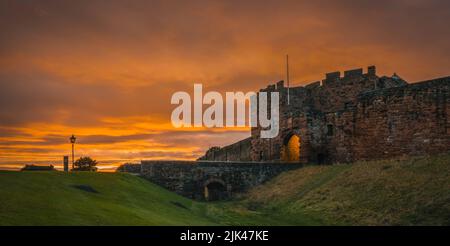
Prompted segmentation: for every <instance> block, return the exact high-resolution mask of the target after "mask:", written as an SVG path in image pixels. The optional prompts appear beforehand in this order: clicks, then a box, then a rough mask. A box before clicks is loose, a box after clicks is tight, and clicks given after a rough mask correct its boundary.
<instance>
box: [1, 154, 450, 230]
mask: <svg viewBox="0 0 450 246" xmlns="http://www.w3.org/2000/svg"><path fill="white" fill-rule="evenodd" d="M80 186H81V187H80ZM449 224H450V154H446V155H440V156H435V157H417V158H409V159H403V160H389V161H372V162H358V163H354V164H349V165H331V166H306V167H304V168H301V169H298V170H293V171H289V172H286V173H283V174H281V175H279V176H278V177H276V178H274V179H273V180H271V181H270V182H268V183H266V184H264V185H261V186H258V187H255V188H254V189H252V190H251V191H249V192H248V193H245V194H242V195H241V197H239V198H238V199H235V200H233V201H225V202H214V203H205V202H196V201H192V200H190V199H187V198H184V197H181V196H179V195H177V194H175V193H173V192H170V191H168V190H166V189H163V188H161V187H159V186H157V185H155V184H152V183H151V182H148V181H146V180H144V179H142V178H140V177H136V176H133V175H131V174H127V173H90V172H75V173H63V172H8V171H0V225H449Z"/></svg>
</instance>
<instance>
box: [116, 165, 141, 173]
mask: <svg viewBox="0 0 450 246" xmlns="http://www.w3.org/2000/svg"><path fill="white" fill-rule="evenodd" d="M116 171H117V172H126V173H139V174H140V173H141V164H140V163H125V164H122V165H120V166H119V167H118V168H117V169H116Z"/></svg>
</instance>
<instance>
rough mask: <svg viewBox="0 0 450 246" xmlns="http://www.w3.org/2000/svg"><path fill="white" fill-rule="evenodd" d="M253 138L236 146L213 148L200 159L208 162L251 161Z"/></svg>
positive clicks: (237, 143) (235, 144) (244, 140)
mask: <svg viewBox="0 0 450 246" xmlns="http://www.w3.org/2000/svg"><path fill="white" fill-rule="evenodd" d="M251 148H252V141H251V138H246V139H243V140H241V141H239V142H236V143H234V144H230V145H227V146H225V147H222V148H219V147H216V148H212V149H210V150H208V151H207V152H206V154H205V155H204V156H202V157H200V158H199V160H208V161H251V156H250V153H251Z"/></svg>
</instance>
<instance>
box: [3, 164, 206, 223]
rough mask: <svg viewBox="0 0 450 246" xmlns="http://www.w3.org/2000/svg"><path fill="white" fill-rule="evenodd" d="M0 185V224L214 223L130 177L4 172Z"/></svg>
mask: <svg viewBox="0 0 450 246" xmlns="http://www.w3.org/2000/svg"><path fill="white" fill-rule="evenodd" d="M77 185H83V186H84V187H86V186H88V187H90V188H92V189H94V190H93V191H96V192H97V193H95V192H92V191H89V189H88V191H86V190H85V189H79V188H76V187H75V186H77ZM0 186H1V188H0V225H210V224H215V222H213V221H211V220H210V219H208V218H206V217H205V216H202V215H201V214H199V213H197V211H196V205H198V204H197V203H195V202H193V201H191V200H189V199H186V198H183V197H181V196H178V195H176V194H174V193H172V192H169V191H167V190H165V189H163V188H161V187H158V186H156V185H154V184H152V183H150V182H148V181H146V180H144V179H141V178H139V177H135V176H132V175H130V174H124V173H89V172H76V173H63V172H7V171H3V172H0ZM199 209H201V208H199Z"/></svg>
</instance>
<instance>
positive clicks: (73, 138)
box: [70, 134, 77, 170]
mask: <svg viewBox="0 0 450 246" xmlns="http://www.w3.org/2000/svg"><path fill="white" fill-rule="evenodd" d="M76 140H77V138H76V137H75V136H74V135H73V134H72V137H70V142H71V143H72V170H73V169H74V168H75V164H74V163H75V150H74V145H75V141H76Z"/></svg>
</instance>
